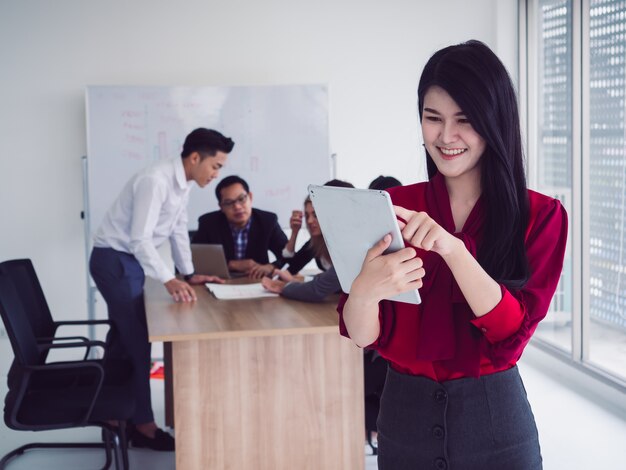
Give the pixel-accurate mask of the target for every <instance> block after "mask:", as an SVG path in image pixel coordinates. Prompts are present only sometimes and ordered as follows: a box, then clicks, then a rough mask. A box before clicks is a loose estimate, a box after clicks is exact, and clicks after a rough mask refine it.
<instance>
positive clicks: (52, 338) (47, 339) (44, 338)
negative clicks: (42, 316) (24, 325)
mask: <svg viewBox="0 0 626 470" xmlns="http://www.w3.org/2000/svg"><path fill="white" fill-rule="evenodd" d="M70 339H71V340H75V339H77V340H80V341H84V342H88V341H89V338H87V337H85V336H42V337H39V338H37V342H38V343H52V342H54V341H67V340H70Z"/></svg>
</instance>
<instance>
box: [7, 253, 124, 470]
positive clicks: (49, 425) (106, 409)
mask: <svg viewBox="0 0 626 470" xmlns="http://www.w3.org/2000/svg"><path fill="white" fill-rule="evenodd" d="M3 267H4V263H3V264H2V265H0V316H1V317H2V321H3V323H4V325H5V328H6V330H7V334H8V336H9V339H10V341H11V347H12V348H13V352H14V354H15V361H14V366H15V367H14V376H13V378H12V380H11V381H9V391H8V393H7V396H6V397H5V407H4V421H5V423H6V425H7V426H8V427H9V428H11V429H15V430H29V431H42V430H52V429H66V428H73V427H85V426H98V427H100V428H102V433H103V436H104V437H105V440H104V442H98V443H45V444H41V443H33V444H27V445H25V446H21V447H19V448H18V449H15V450H13V451H11V452H9V453H8V454H6V455H5V456H4V457H3V458H2V459H1V460H0V469H3V468H4V467H5V465H6V463H7V462H8V461H9V460H10V459H11V458H13V457H15V456H16V455H20V454H22V453H24V451H26V450H28V449H32V448H51V447H57V448H59V447H60V448H75V447H78V448H103V449H105V455H106V462H105V466H104V467H103V468H104V469H108V468H109V467H110V465H111V461H112V459H111V448H113V451H114V458H115V464H116V468H118V469H120V468H124V469H125V470H126V469H128V451H127V444H126V436H125V428H126V426H125V422H126V420H128V419H129V418H130V416H132V413H133V411H134V402H133V401H132V400H129V398H128V397H129V396H132V393H131V390H130V383H129V379H130V374H131V373H132V370H131V369H130V367H128V366H127V367H126V370H125V372H124V373H121V370H122V368H121V364H119V363H118V364H115V367H114V368H112V369H111V365H110V364H106V362H104V361H102V360H89V359H85V358H82V359H80V360H77V361H63V362H54V363H46V362H45V357H46V354H47V351H49V350H51V349H70V348H72V349H74V348H83V349H86V348H90V347H95V346H98V347H102V348H106V344H105V343H103V342H101V341H89V340H85V339H84V338H83V339H80V340H79V341H73V342H62V343H56V344H55V343H52V342H48V343H45V342H42V341H41V340H39V341H38V340H37V337H36V335H35V329H34V328H33V326H32V324H31V318H29V315H28V312H27V306H29V305H32V299H28V298H24V290H20V289H19V288H18V286H17V285H16V283H14V282H13V279H12V277H11V276H10V274H9V273H8V272H7V270H5V269H2V268H3ZM42 358H44V359H43V360H42ZM109 369H111V370H112V371H113V372H114V373H108V372H107V370H109ZM108 421H118V422H119V426H117V427H113V426H110V425H109V424H107V422H108Z"/></svg>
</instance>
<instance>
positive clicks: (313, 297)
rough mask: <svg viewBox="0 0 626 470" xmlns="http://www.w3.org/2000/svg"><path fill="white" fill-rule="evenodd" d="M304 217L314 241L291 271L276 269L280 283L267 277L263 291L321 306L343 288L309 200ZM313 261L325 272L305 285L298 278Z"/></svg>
mask: <svg viewBox="0 0 626 470" xmlns="http://www.w3.org/2000/svg"><path fill="white" fill-rule="evenodd" d="M324 186H338V187H342V188H354V186H353V185H352V184H350V183H347V182H345V181H341V180H336V179H334V180H330V181H329V182H327V183H325V184H324ZM304 214H305V222H306V225H307V228H308V230H309V234H310V236H311V239H310V240H309V241H308V242H306V243H305V244H304V246H303V247H302V248H301V249H300V250H298V252H297V253H296V254H295V255H294V256H293V258H291V259H290V260H289V267H288V269H286V270H279V269H276V270H275V271H274V276H278V277H279V279H270V278H268V277H265V278H263V280H262V283H263V287H265V288H266V289H267V290H269V291H270V292H276V293H278V294H280V295H282V296H284V297H287V298H290V299H295V300H302V301H304V302H321V301H322V300H324V299H325V298H326V297H328V296H329V295H331V294H335V293H337V292H339V291H340V290H341V286H340V285H339V279H338V278H337V274H336V273H335V268H333V264H332V261H331V259H330V255H329V254H328V249H327V248H326V243H324V238H323V237H322V231H321V230H320V226H319V223H318V222H317V217H316V215H315V209H314V208H313V203H312V202H311V199H310V198H308V197H307V198H306V200H305V201H304ZM291 226H292V230H294V224H293V223H292V224H291ZM295 232H296V233H295V235H294V233H293V232H292V236H291V238H290V239H289V243H288V244H287V246H286V250H291V251H293V247H294V246H295V240H296V236H297V230H296V231H295ZM312 259H315V262H316V263H317V266H318V267H319V268H320V269H321V270H322V271H323V272H322V273H320V274H318V275H316V276H315V277H313V279H312V280H310V281H308V282H303V279H302V278H301V277H300V276H295V274H296V273H298V272H299V271H300V270H301V269H302V268H303V267H304V266H305V265H306V264H307V263H308V262H309V261H311V260H312Z"/></svg>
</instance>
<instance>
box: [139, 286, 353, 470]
mask: <svg viewBox="0 0 626 470" xmlns="http://www.w3.org/2000/svg"><path fill="white" fill-rule="evenodd" d="M195 290H196V294H197V296H198V300H197V301H196V302H194V303H180V304H177V303H174V302H173V301H172V300H171V298H170V297H169V295H168V294H167V292H166V290H165V289H164V287H163V285H162V284H160V283H158V282H156V281H154V280H151V279H146V286H145V303H146V316H147V321H148V333H149V338H150V341H151V342H156V341H163V342H165V343H166V344H167V343H168V342H171V359H172V368H173V371H174V374H173V394H174V423H175V429H176V468H177V469H178V470H187V469H210V470H216V469H226V468H228V469H235V470H239V469H258V470H263V469H267V470H282V469H312V470H319V469H341V470H351V469H355V470H357V469H358V470H362V469H363V468H364V466H365V461H364V448H363V443H364V436H365V432H364V409H363V406H364V405H363V355H362V351H361V350H360V349H358V348H357V347H356V346H355V345H354V344H352V342H351V341H349V340H347V339H345V338H342V337H341V336H340V335H339V333H338V328H337V312H336V311H335V306H336V299H333V301H332V302H325V303H321V304H310V303H304V302H297V301H291V300H287V299H284V298H280V297H276V298H260V299H247V300H217V299H215V298H214V297H213V296H212V295H211V294H210V293H209V292H208V290H207V289H206V288H205V287H204V286H195ZM166 349H167V350H168V351H169V345H168V347H167V348H166ZM166 387H167V385H166ZM166 401H167V400H166Z"/></svg>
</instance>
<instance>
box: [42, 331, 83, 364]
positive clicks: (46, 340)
mask: <svg viewBox="0 0 626 470" xmlns="http://www.w3.org/2000/svg"><path fill="white" fill-rule="evenodd" d="M70 340H79V341H82V342H83V343H88V342H89V338H86V337H85V336H52V337H40V338H37V343H38V344H41V343H54V342H55V341H70ZM90 352H91V347H90V346H87V349H86V350H85V355H84V356H83V359H87V358H88V357H89V353H90Z"/></svg>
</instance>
